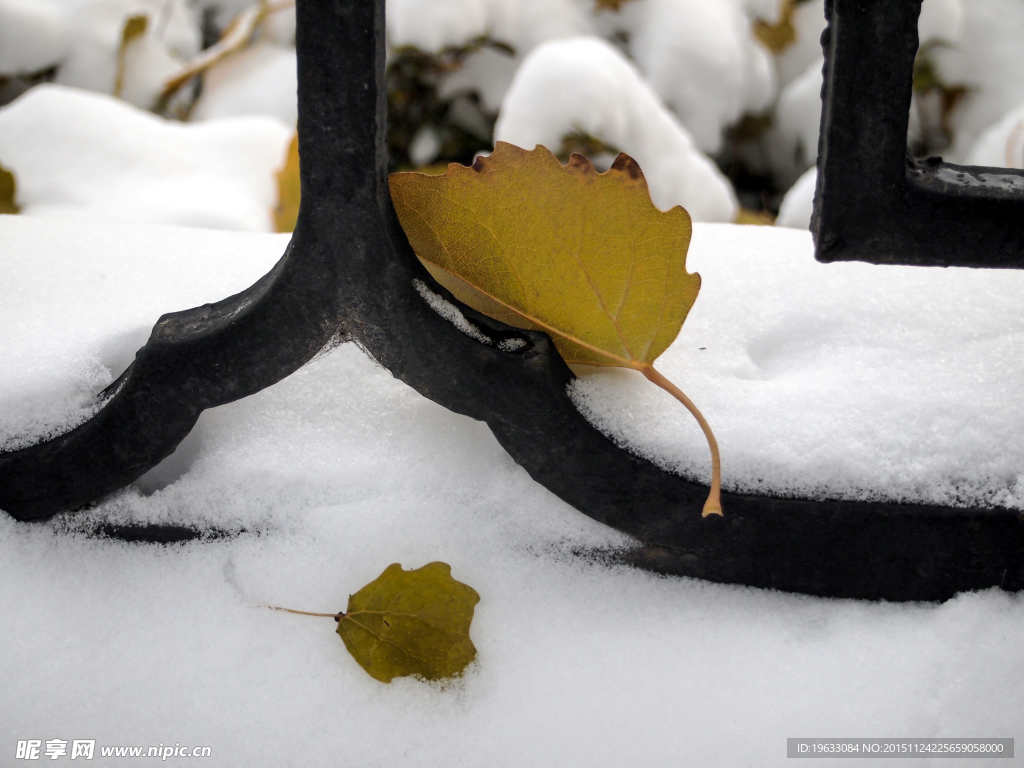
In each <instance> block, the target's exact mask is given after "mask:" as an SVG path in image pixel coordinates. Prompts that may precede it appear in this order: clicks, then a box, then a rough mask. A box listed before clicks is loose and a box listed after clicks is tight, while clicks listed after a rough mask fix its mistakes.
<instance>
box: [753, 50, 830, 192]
mask: <svg viewBox="0 0 1024 768" xmlns="http://www.w3.org/2000/svg"><path fill="white" fill-rule="evenodd" d="M824 63H825V60H824V57H822V56H821V55H819V56H818V58H817V59H815V60H814V61H812V62H811V64H810V65H808V67H807V69H806V70H805V71H804V72H803V74H801V75H800V76H799V77H797V78H794V79H793V80H792V81H790V83H789V84H788V85H786V87H785V88H783V89H782V93H781V94H779V100H778V103H777V104H776V106H775V120H774V122H773V123H772V126H771V128H770V129H769V131H768V133H767V135H766V137H765V147H766V150H767V154H768V159H769V163H770V164H771V169H772V171H774V173H775V175H776V177H777V178H778V180H779V183H780V184H782V185H783V186H785V185H787V184H791V183H792V182H793V180H794V179H796V178H797V177H798V176H799V175H800V174H802V173H803V172H804V171H806V170H807V169H808V168H809V167H810V166H812V165H814V163H815V160H817V157H818V131H819V129H820V126H821V84H822V67H823V66H824Z"/></svg>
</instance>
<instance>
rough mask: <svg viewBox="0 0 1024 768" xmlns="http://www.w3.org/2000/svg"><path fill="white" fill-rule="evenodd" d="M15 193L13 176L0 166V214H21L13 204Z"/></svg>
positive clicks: (15, 184)
mask: <svg viewBox="0 0 1024 768" xmlns="http://www.w3.org/2000/svg"><path fill="white" fill-rule="evenodd" d="M17 191H18V185H17V183H16V182H15V180H14V174H13V173H11V172H10V171H9V170H7V169H6V168H4V167H3V166H2V165H0V213H21V208H19V207H18V204H17V202H15V197H16V195H17Z"/></svg>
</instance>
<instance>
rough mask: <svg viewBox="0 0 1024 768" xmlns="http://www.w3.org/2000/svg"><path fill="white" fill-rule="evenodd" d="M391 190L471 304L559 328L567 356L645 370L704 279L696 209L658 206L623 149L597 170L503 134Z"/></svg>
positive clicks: (402, 176) (527, 324) (400, 180)
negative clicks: (476, 153)
mask: <svg viewBox="0 0 1024 768" xmlns="http://www.w3.org/2000/svg"><path fill="white" fill-rule="evenodd" d="M390 181H391V196H392V199H393V200H394V203H395V209H396V210H397V212H398V218H399V220H400V221H401V223H402V227H403V228H404V229H405V233H406V235H407V236H408V237H409V242H410V243H411V244H412V247H413V249H414V250H415V251H416V254H417V255H418V256H419V257H420V259H422V260H423V262H424V264H425V265H426V267H427V269H428V270H430V273H431V274H432V275H433V276H434V277H435V279H437V281H438V282H439V283H441V284H442V285H444V286H445V287H446V288H448V290H450V291H451V292H452V293H453V294H455V296H456V297H457V298H458V299H459V300H460V301H463V302H464V303H466V304H469V305H470V306H472V307H474V308H476V309H479V310H480V311H482V312H484V313H486V314H488V315H490V316H492V317H495V318H497V319H499V320H502V321H503V322H506V323H508V324H509V325H513V326H516V327H518V328H529V329H535V330H543V331H546V332H547V333H549V334H550V335H551V337H552V338H553V339H554V341H555V345H556V346H557V347H558V351H559V352H560V353H561V354H562V357H563V358H565V360H566V362H569V363H583V364H588V365H615V366H624V367H630V368H636V369H638V370H639V369H641V368H642V367H643V365H644V364H645V363H652V362H654V360H655V359H656V358H657V357H658V355H660V354H661V353H662V352H664V351H665V349H666V348H667V347H668V346H669V344H671V343H672V342H673V341H674V340H675V337H676V336H677V335H678V333H679V329H680V328H681V327H682V324H683V320H684V319H685V318H686V314H687V312H689V310H690V307H691V306H693V302H694V300H696V298H697V292H698V290H699V289H700V276H699V275H696V274H691V273H688V272H687V271H686V249H687V247H688V246H689V243H690V232H691V225H690V216H689V214H688V213H687V212H686V211H684V210H683V209H682V208H680V207H678V206H677V207H675V208H673V209H672V210H671V211H668V212H666V213H663V212H661V211H659V210H658V209H657V208H655V207H654V204H653V203H652V202H651V198H650V193H649V192H648V190H647V182H646V180H645V179H644V177H643V174H642V173H641V172H640V167H639V166H638V165H637V164H636V162H634V161H633V160H632V159H631V158H629V157H627V156H626V155H622V154H620V155H619V157H618V159H617V160H616V161H615V164H614V165H613V166H612V168H611V170H609V171H608V172H607V173H601V174H599V173H597V171H595V170H594V167H593V166H592V165H591V164H590V161H589V160H587V159H586V158H585V157H582V156H581V155H573V156H572V158H571V159H570V161H569V165H568V167H566V168H563V167H562V165H561V164H560V163H559V162H558V160H557V159H556V158H555V156H554V155H552V154H551V153H550V152H548V151H547V150H546V149H544V148H543V147H538V148H537V149H535V150H534V151H532V152H527V151H525V150H522V149H519V148H518V147H514V146H512V145H511V144H506V143H504V142H498V145H497V147H496V148H495V150H494V153H493V154H492V155H491V156H490V157H481V158H478V159H477V161H476V163H474V165H473V167H472V168H465V167H463V166H460V165H456V164H454V163H453V164H452V165H450V166H449V167H448V173H447V174H446V175H444V176H424V175H421V174H416V173H396V174H392V176H391V180H390Z"/></svg>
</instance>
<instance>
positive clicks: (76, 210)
mask: <svg viewBox="0 0 1024 768" xmlns="http://www.w3.org/2000/svg"><path fill="white" fill-rule="evenodd" d="M291 132H292V129H291V128H290V127H289V126H287V125H285V124H284V123H282V122H280V121H278V120H276V119H273V118H270V117H239V118H231V119H225V120H215V121H209V122H205V123H198V124H192V125H189V124H183V123H178V122H174V121H170V120H164V119H162V118H159V117H156V116H154V115H152V114H150V113H148V112H143V111H142V110H139V109H136V108H134V107H132V106H130V105H128V104H125V103H124V102H123V101H120V100H118V99H114V98H112V97H109V96H105V95H101V94H95V93H89V92H87V91H79V90H76V89H72V88H66V87H63V86H58V85H43V86H39V87H36V88H33V89H31V90H30V91H28V92H27V93H26V94H24V95H23V96H22V97H20V98H19V99H17V100H16V101H14V102H13V103H11V104H9V105H8V106H6V107H4V108H3V109H0V162H2V163H3V164H4V165H5V166H6V167H7V168H9V169H11V170H12V171H13V172H14V175H15V178H16V179H17V184H18V202H19V204H20V205H21V206H22V211H23V213H25V214H27V215H33V216H65V217H74V218H101V219H112V220H121V221H140V222H151V223H165V224H181V225H186V226H197V227H211V228H220V229H241V230H250V231H256V232H268V231H271V228H272V220H271V214H270V211H271V209H272V208H273V206H274V205H275V204H276V201H277V189H276V183H275V178H274V172H275V170H276V169H277V168H279V167H280V166H281V165H282V163H283V161H284V157H285V152H286V150H287V147H288V142H289V141H290V137H291Z"/></svg>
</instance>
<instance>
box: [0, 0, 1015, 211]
mask: <svg viewBox="0 0 1024 768" xmlns="http://www.w3.org/2000/svg"><path fill="white" fill-rule="evenodd" d="M824 27H825V19H824V0H389V1H388V3H387V44H388V47H389V48H388V74H387V86H388V103H389V114H390V119H389V137H388V145H389V156H390V159H391V166H392V169H393V170H399V169H409V168H416V167H422V166H427V165H434V166H442V165H443V164H445V163H448V162H452V161H457V162H462V163H468V162H471V161H472V159H473V157H474V155H475V154H476V153H478V152H487V151H489V150H490V148H491V147H492V146H493V142H494V140H495V139H496V138H500V139H505V140H511V141H515V142H520V143H523V144H526V145H530V144H531V142H534V143H536V142H541V143H544V144H546V145H548V146H549V148H551V149H552V150H553V151H555V152H556V154H560V155H562V156H565V157H567V153H568V152H569V151H580V152H583V153H584V154H588V155H589V156H591V157H592V159H594V160H596V161H597V162H598V164H600V163H601V162H607V158H603V159H602V158H601V157H599V155H601V154H602V153H603V154H607V153H609V152H611V151H613V150H615V151H617V150H622V151H626V152H628V153H630V154H632V155H634V156H635V157H636V158H637V159H638V160H639V161H640V162H641V164H642V166H643V167H644V170H645V173H646V175H647V177H648V179H650V180H651V181H652V192H653V193H654V194H655V196H656V200H657V201H658V202H659V204H664V205H668V204H674V203H676V202H681V201H682V202H683V204H684V205H686V206H687V207H688V208H691V209H692V212H693V214H694V216H695V217H696V218H698V219H700V218H706V219H711V220H727V219H732V218H735V217H736V216H737V215H738V213H739V210H740V209H739V206H740V205H742V206H743V207H745V208H747V209H752V210H753V211H755V212H757V211H767V212H768V213H769V214H770V213H771V212H773V211H775V210H778V206H779V204H780V203H781V201H782V199H783V196H784V194H785V192H786V190H788V189H789V188H790V187H791V186H792V185H793V184H794V183H795V181H796V180H797V178H798V177H800V176H801V175H802V174H804V173H805V171H806V170H807V169H808V168H810V167H812V166H813V165H814V163H815V159H816V154H817V143H818V125H819V122H820V89H821V66H822V55H821V47H820V42H819V38H820V36H821V32H822V30H823V29H824ZM919 30H920V38H921V42H922V47H921V51H920V53H919V56H918V62H917V67H916V70H915V81H914V82H915V93H914V101H913V104H912V107H911V113H910V135H909V137H908V138H909V143H910V147H911V149H912V150H913V151H914V152H916V153H917V154H919V155H931V154H942V155H944V156H946V158H947V159H950V160H953V161H955V162H966V161H968V160H969V159H970V160H971V162H980V160H978V159H977V158H987V159H986V160H985V162H990V163H991V162H996V161H998V162H1000V163H1013V162H1016V161H1014V160H1013V158H1014V157H1015V155H1014V154H1013V147H1012V146H1010V145H1012V144H1013V141H1014V140H1015V138H1014V137H1016V136H1018V133H1017V132H1015V131H1016V128H1015V126H1016V125H1017V122H1016V121H1014V120H1010V119H1009V117H1006V116H1007V115H1008V114H1009V113H1010V112H1011V111H1012V110H1014V109H1017V108H1019V107H1021V105H1024V53H1022V52H1021V51H1022V50H1024V49H1022V48H1021V47H1020V44H1019V41H1020V39H1021V38H1022V36H1024V5H1022V4H1021V3H1020V0H970V1H968V0H924V2H923V6H922V14H921V19H920V22H919ZM294 38H295V12H294V7H293V5H292V3H291V1H290V0H264V2H261V3H260V2H257V0H173V1H170V0H0V105H2V104H3V103H6V102H9V101H11V100H12V99H14V98H15V97H17V96H18V95H19V94H20V93H22V92H24V91H25V90H26V89H28V88H31V87H33V86H35V85H37V84H39V83H41V82H46V81H49V80H54V81H56V82H57V83H61V84H64V85H68V86H73V87H75V88H80V89H85V90H90V91H96V92H99V93H105V94H112V95H115V96H118V97H119V98H121V99H123V100H124V101H127V102H129V103H131V104H134V105H136V106H139V107H142V108H144V109H148V110H151V111H154V112H156V113H157V114H159V115H162V116H163V117H164V118H166V119H169V120H185V121H207V120H212V119H218V118H223V117H229V116H243V115H265V116H271V117H274V118H276V119H278V120H280V121H283V122H284V123H285V124H288V125H294V124H295V120H296V115H297V103H296V96H295V91H296V77H295V67H296V64H295V49H294ZM584 39H586V40H590V41H591V42H590V43H589V44H586V45H584V44H582V43H578V42H577V43H572V42H571V41H573V40H576V41H579V40H584ZM573 45H576V46H578V47H577V48H573V47H572V46H573ZM560 46H567V47H565V48H564V49H562V48H560ZM559 50H563V53H562V54H558V53H557V52H558V51H559ZM584 50H585V51H588V52H589V53H586V54H584V53H583V51H584ZM564 51H570V52H574V53H572V54H571V55H568V54H566V53H564ZM339 55H342V54H339ZM612 62H614V63H612ZM627 73H628V74H627ZM645 115H650V116H651V117H650V118H648V117H644V116H645ZM997 134H998V135H997ZM997 145H998V146H997ZM527 148H529V146H528V147H527ZM1008 149H1009V150H1010V151H1009V154H1007V151H1008ZM1006 158H1009V159H1006ZM18 164H19V162H18V159H17V158H12V157H4V156H0V165H4V166H5V167H8V168H12V167H16V166H17V165H18ZM716 165H717V170H716V168H715V166H716ZM25 183H28V184H29V186H31V184H30V183H29V182H25ZM19 188H20V189H22V190H24V189H26V186H25V184H24V183H23V184H21V185H20V187H19ZM39 204H40V203H39V201H38V200H37V201H34V202H33V203H32V204H28V205H25V206H23V207H24V209H25V211H26V212H27V213H33V212H35V211H37V210H39ZM60 204H61V205H65V203H60ZM790 208H791V206H790ZM90 210H92V209H90ZM740 217H741V218H743V219H745V220H746V219H750V218H752V217H751V216H749V215H747V214H746V213H744V214H742V215H741V216H740ZM786 218H787V220H792V217H791V216H788V215H787V217H786ZM798 218H799V220H801V221H802V218H800V217H798Z"/></svg>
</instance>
